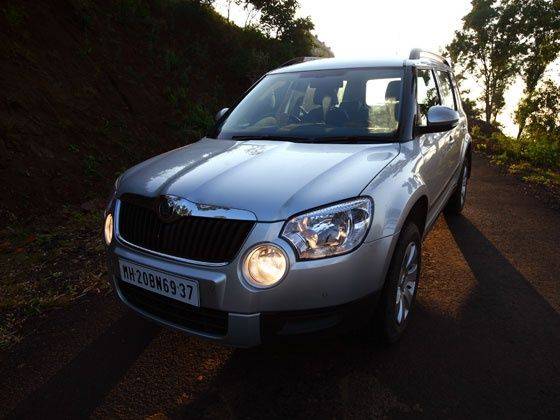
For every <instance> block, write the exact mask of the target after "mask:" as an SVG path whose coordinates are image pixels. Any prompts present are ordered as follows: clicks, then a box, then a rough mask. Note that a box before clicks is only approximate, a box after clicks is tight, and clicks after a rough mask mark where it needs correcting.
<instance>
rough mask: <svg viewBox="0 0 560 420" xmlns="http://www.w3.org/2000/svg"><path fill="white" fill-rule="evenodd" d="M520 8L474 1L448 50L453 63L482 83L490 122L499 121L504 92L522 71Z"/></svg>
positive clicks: (485, 107) (493, 2)
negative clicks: (520, 62) (520, 57)
mask: <svg viewBox="0 0 560 420" xmlns="http://www.w3.org/2000/svg"><path fill="white" fill-rule="evenodd" d="M519 8H520V4H519V2H506V3H501V2H498V1H496V0H473V1H472V9H471V11H470V12H469V13H468V14H467V15H466V16H465V17H464V18H463V27H462V29H461V30H459V31H456V32H455V37H454V39H453V41H452V42H451V44H450V45H449V46H448V47H447V50H448V51H449V53H450V55H451V58H452V59H453V61H455V62H458V63H459V64H460V65H461V66H462V67H463V68H464V69H465V71H466V72H467V73H470V74H471V75H472V76H474V78H475V79H477V80H479V81H480V82H481V84H482V90H483V93H482V100H483V102H484V116H485V120H486V122H487V123H495V122H496V117H497V116H498V114H499V112H500V111H501V110H502V108H503V107H504V105H505V101H504V92H505V90H506V88H507V87H508V86H509V84H510V83H511V82H512V80H513V78H514V77H515V75H516V74H517V73H518V71H519V63H518V58H519V56H520V55H521V53H522V49H521V46H520V45H519V42H518V35H517V33H516V30H517V28H518V25H519V19H520V13H519Z"/></svg>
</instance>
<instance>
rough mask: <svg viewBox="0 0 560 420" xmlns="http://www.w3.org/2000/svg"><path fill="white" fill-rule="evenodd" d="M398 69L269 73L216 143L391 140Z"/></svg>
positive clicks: (395, 124) (398, 98)
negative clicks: (244, 140) (242, 141)
mask: <svg viewBox="0 0 560 420" xmlns="http://www.w3.org/2000/svg"><path fill="white" fill-rule="evenodd" d="M402 75H403V70H402V68H401V69H342V70H321V71H305V72H294V73H279V74H271V75H267V76H266V77H264V78H263V80H261V82H260V83H259V84H258V85H257V86H255V88H254V89H253V90H251V91H250V92H249V94H248V95H247V96H246V97H245V98H243V100H242V101H241V102H240V103H239V104H238V105H237V106H236V107H235V109H233V111H231V113H230V114H229V115H228V116H227V118H226V119H225V120H224V121H222V122H221V123H220V124H219V125H218V126H217V127H216V128H215V131H214V133H213V135H212V137H215V138H220V139H243V138H256V139H258V138H261V139H278V140H282V139H285V140H288V141H297V140H301V141H337V140H342V141H349V140H368V139H369V140H375V139H382V138H393V137H394V135H395V134H396V131H397V128H398V125H399V113H400V102H401V91H402Z"/></svg>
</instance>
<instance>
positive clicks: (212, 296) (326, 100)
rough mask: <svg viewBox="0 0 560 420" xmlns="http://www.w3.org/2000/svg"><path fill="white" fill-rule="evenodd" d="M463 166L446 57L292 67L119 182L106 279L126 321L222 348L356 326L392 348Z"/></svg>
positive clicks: (465, 158)
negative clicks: (200, 134)
mask: <svg viewBox="0 0 560 420" xmlns="http://www.w3.org/2000/svg"><path fill="white" fill-rule="evenodd" d="M470 156H471V138H470V136H469V134H468V131H467V120H466V117H465V113H464V111H463V109H462V107H461V101H460V99H459V93H458V90H457V85H456V83H455V81H454V78H453V74H452V72H451V68H450V65H449V62H448V61H447V60H445V59H444V58H442V57H440V56H437V55H435V54H431V53H427V52H423V51H421V50H417V49H416V50H413V51H412V52H411V54H410V57H409V59H407V60H402V59H385V60H367V59H364V60H359V61H355V60H354V61H343V60H339V59H301V60H297V62H296V63H294V62H290V63H288V65H286V66H283V67H281V68H279V69H276V70H273V71H271V72H269V73H268V74H266V75H265V76H264V77H262V78H261V79H260V80H259V81H258V82H257V83H256V84H255V85H254V86H253V87H252V88H251V89H250V90H249V91H248V92H247V93H246V94H245V95H244V97H243V98H242V99H241V100H240V101H239V102H238V103H237V104H236V105H235V106H234V107H232V108H230V109H224V110H222V111H220V112H219V113H218V115H217V121H216V124H215V126H214V127H213V128H212V130H211V131H210V132H209V133H208V134H207V136H206V137H205V138H203V139H201V140H200V141H198V142H196V143H194V144H191V145H188V146H186V147H182V148H179V149H177V150H173V151H170V152H168V153H165V154H163V155H161V156H156V157H154V158H152V159H150V160H147V161H145V162H143V163H140V164H139V165H137V166H135V167H133V168H131V169H129V170H128V171H127V172H126V173H124V174H123V175H122V176H121V177H120V178H119V179H118V180H117V182H116V185H115V189H114V193H113V195H112V198H111V200H110V203H109V205H108V208H107V211H106V219H105V241H106V243H107V245H108V255H109V258H108V261H109V272H110V278H111V281H112V282H113V284H114V287H115V290H116V293H117V294H118V296H119V298H120V299H121V300H122V301H123V302H124V303H126V304H127V305H128V306H130V307H131V308H133V309H134V310H136V311H137V312H139V313H140V314H142V315H144V316H146V317H148V318H150V319H153V320H155V321H157V322H159V323H161V324H164V325H167V326H170V327H173V328H177V329H179V330H182V331H185V332H187V333H189V334H193V335H196V336H199V337H204V338H207V339H210V340H214V341H217V342H221V343H224V344H229V345H233V346H239V347H249V346H254V345H258V344H259V343H261V342H263V341H268V340H275V339H281V338H284V337H287V336H294V335H295V336H301V335H308V334H313V333H322V332H327V331H333V330H338V329H341V328H342V329H344V328H349V327H358V326H359V327H361V328H362V329H364V328H365V330H366V331H371V332H376V333H378V334H380V335H381V337H382V338H383V339H385V340H386V341H388V342H395V341H396V340H398V339H399V338H400V336H401V335H402V333H403V331H404V329H405V328H406V325H407V323H408V321H409V319H410V314H411V311H412V308H413V305H414V300H415V296H416V293H417V290H418V279H419V275H420V265H421V264H420V263H421V255H422V252H421V250H422V239H423V238H424V237H425V236H426V233H427V232H428V231H429V229H430V227H431V226H432V225H433V223H434V222H435V220H436V218H437V217H438V215H439V213H440V212H441V211H442V210H443V209H444V208H445V209H446V210H447V211H450V212H453V213H458V212H460V211H461V210H462V208H463V206H464V204H465V196H466V190H467V181H468V178H469V173H470V161H471V157H470Z"/></svg>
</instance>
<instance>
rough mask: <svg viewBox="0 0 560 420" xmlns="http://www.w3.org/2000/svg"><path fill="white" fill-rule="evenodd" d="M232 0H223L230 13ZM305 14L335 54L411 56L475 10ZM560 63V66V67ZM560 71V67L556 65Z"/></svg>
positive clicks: (388, 4)
mask: <svg viewBox="0 0 560 420" xmlns="http://www.w3.org/2000/svg"><path fill="white" fill-rule="evenodd" d="M225 3H226V0H218V2H217V8H218V10H219V11H221V12H222V13H224V11H225V8H224V6H223V5H224V4H225ZM299 3H300V5H301V9H300V11H299V14H300V15H301V16H310V17H311V19H312V20H313V23H314V24H315V31H314V32H315V34H316V35H317V36H318V38H319V39H320V40H321V41H323V42H324V43H326V44H327V45H328V46H329V47H330V48H331V49H332V51H333V53H334V55H335V57H345V58H352V57H377V56H399V57H403V58H406V57H408V55H409V53H410V50H411V49H412V48H415V47H419V48H423V49H426V50H430V51H434V52H439V51H440V50H441V49H442V48H443V47H445V45H447V44H448V43H449V42H451V40H452V39H453V35H454V32H455V31H456V30H458V29H460V27H461V25H462V22H461V19H462V17H463V16H464V15H466V14H467V13H468V12H469V10H470V3H471V2H470V0H344V1H335V0H299ZM231 16H232V19H233V20H234V21H235V22H236V23H238V24H240V25H243V24H244V21H245V17H246V13H245V12H244V11H243V10H242V9H240V8H238V9H236V10H234V11H233V12H232V15H231ZM559 67H560V66H557V67H556V68H559ZM556 72H557V71H556ZM464 87H466V88H468V89H470V90H471V96H473V99H474V97H476V96H477V95H478V94H480V86H479V85H478V84H477V83H476V81H474V80H471V81H469V83H467V85H466V86H464ZM522 92H523V83H522V82H521V80H516V81H515V82H514V83H513V84H512V86H511V87H510V88H509V89H508V91H507V92H506V107H505V109H504V110H503V111H502V113H501V114H500V116H499V117H498V121H499V122H500V123H502V124H503V125H504V131H505V132H506V133H507V134H510V135H514V134H516V133H517V130H516V127H515V124H514V122H513V116H512V113H513V111H514V110H515V108H516V106H517V103H518V101H519V99H520V98H521V95H522Z"/></svg>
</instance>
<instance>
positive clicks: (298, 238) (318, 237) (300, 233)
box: [282, 197, 373, 260]
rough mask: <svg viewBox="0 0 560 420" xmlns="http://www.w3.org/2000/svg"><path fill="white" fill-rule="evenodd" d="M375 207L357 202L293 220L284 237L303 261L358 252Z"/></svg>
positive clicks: (362, 201) (316, 211)
mask: <svg viewBox="0 0 560 420" xmlns="http://www.w3.org/2000/svg"><path fill="white" fill-rule="evenodd" d="M372 214H373V203H372V201H371V199H369V198H366V197H363V198H355V199H353V200H349V201H345V202H342V203H339V204H334V205H332V206H329V207H325V208H322V209H319V210H315V211H312V212H309V213H305V214H302V215H299V216H296V217H294V218H292V219H290V220H289V221H288V222H287V223H286V225H285V226H284V229H283V230H282V237H283V238H285V239H287V240H288V241H289V242H290V243H291V244H292V245H293V246H294V248H295V249H296V251H297V254H298V257H299V259H304V260H308V259H316V258H324V257H331V256H334V255H339V254H344V253H347V252H350V251H352V250H354V249H356V248H357V247H358V246H359V245H360V244H361V243H362V241H363V240H364V238H365V237H366V234H367V231H368V228H369V225H370V223H371V217H372Z"/></svg>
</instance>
